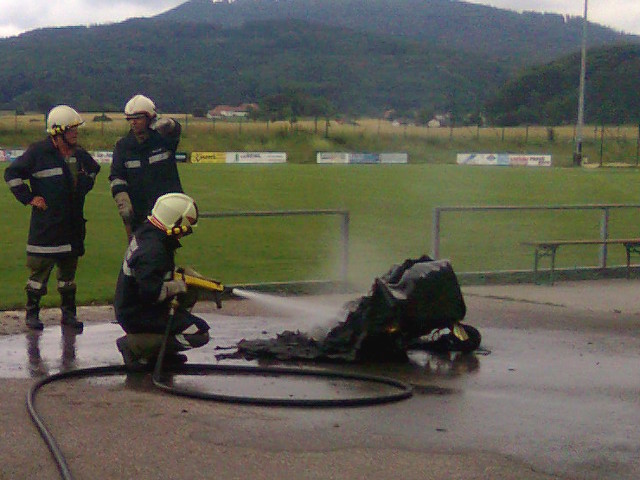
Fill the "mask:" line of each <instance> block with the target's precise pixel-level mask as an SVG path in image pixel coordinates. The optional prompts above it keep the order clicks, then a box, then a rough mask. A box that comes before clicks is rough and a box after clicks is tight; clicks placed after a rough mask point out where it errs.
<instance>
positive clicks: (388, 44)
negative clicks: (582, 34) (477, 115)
mask: <svg viewBox="0 0 640 480" xmlns="http://www.w3.org/2000/svg"><path fill="white" fill-rule="evenodd" d="M0 64H1V65H3V68H2V69H0V108H2V107H4V108H13V107H14V106H18V107H24V108H27V109H33V108H36V107H39V106H40V105H41V104H46V103H47V102H49V101H55V102H69V103H71V104H73V105H76V106H77V108H80V109H83V110H102V109H107V110H113V109H115V110H120V109H121V108H122V105H123V104H124V102H125V101H126V99H127V98H128V97H130V96H131V95H133V94H135V93H137V92H141V91H142V92H146V93H147V94H148V95H150V96H152V97H153V98H156V99H157V102H158V104H159V106H160V107H161V108H162V109H163V110H165V111H169V110H170V111H192V110H193V109H194V108H198V107H211V106H214V105H216V104H238V103H241V102H248V101H257V100H259V99H261V98H263V97H265V96H267V95H271V94H274V93H279V92H283V91H298V92H303V93H305V94H306V95H309V96H311V97H314V98H324V99H326V100H328V102H330V103H331V104H332V105H334V106H335V107H336V108H337V109H338V110H339V111H341V112H345V113H352V114H363V113H369V114H379V113H380V112H381V111H382V110H384V109H386V108H396V109H399V110H408V109H419V108H427V107H428V106H429V107H431V108H434V109H440V110H443V109H452V108H457V109H460V110H465V111H466V110H469V109H471V110H473V108H474V103H475V102H476V100H477V99H478V98H483V96H484V94H485V91H486V89H488V88H489V87H490V86H491V85H497V84H500V83H501V81H502V79H504V78H505V73H504V72H503V71H502V70H501V69H500V67H499V66H498V65H497V64H495V63H492V62H491V61H489V60H487V59H482V58H479V57H478V56H472V55H470V54H465V53H460V52H457V51H450V50H440V49H437V50H434V49H430V48H428V47H425V46H422V45H420V44H418V43H414V42H409V41H402V40H396V39H392V38H385V37H381V36H377V35H372V34H365V33H359V32H353V31H350V30H345V29H339V28H330V27H322V26H318V25H312V24H308V23H305V22H301V21H298V20H282V21H278V20H272V21H267V22H256V23H247V24H245V25H243V26H242V27H239V28H232V29H219V28H217V27H214V26H212V25H208V24H197V25H196V24H180V23H176V22H166V21H160V20H141V19H137V20H131V21H128V22H124V23H120V24H116V25H109V26H102V27H92V28H63V29H47V30H39V31H34V32H31V33H29V34H25V35H22V36H20V37H17V38H13V39H9V40H6V41H4V42H0ZM456 102H457V103H456Z"/></svg>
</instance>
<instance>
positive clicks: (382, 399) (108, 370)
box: [27, 337, 413, 480]
mask: <svg viewBox="0 0 640 480" xmlns="http://www.w3.org/2000/svg"><path fill="white" fill-rule="evenodd" d="M166 340H167V337H165V342H164V344H163V348H162V350H161V354H160V355H159V356H158V361H157V363H156V367H155V370H154V373H153V383H154V385H156V386H157V387H158V388H160V389H161V390H163V391H165V392H168V393H171V394H174V395H180V396H184V397H190V398H196V399H201V400H214V401H218V402H228V403H237V404H244V405H260V406H280V407H287V406H290V407H334V408H335V407H355V406H367V405H379V404H382V403H390V402H397V401H400V400H404V399H407V398H409V397H411V396H412V395H413V388H412V387H411V386H410V385H408V384H406V383H404V382H401V381H398V380H394V379H391V378H386V377H378V376H372V375H360V374H354V373H341V372H334V371H327V370H316V369H304V368H286V367H254V366H247V365H212V364H189V365H183V366H181V367H180V368H178V369H176V370H174V371H172V373H176V374H179V375H201V374H202V373H203V372H222V373H225V374H243V375H248V374H260V375H289V376H307V377H320V378H333V379H345V380H355V381H361V382H370V383H378V384H382V385H387V386H391V387H393V388H395V389H397V390H398V391H397V392H394V393H389V394H384V395H375V396H368V397H357V398H342V399H340V398H336V399H296V398H259V397H247V396H232V395H222V394H212V393H206V392H198V391H194V390H188V389H181V388H176V387H172V386H169V385H167V384H166V383H163V382H162V360H163V357H164V351H165V348H166ZM127 373H128V371H127V369H126V367H125V366H124V365H111V366H102V367H92V368H83V369H78V370H69V371H66V372H59V373H56V374H53V375H48V376H46V377H43V378H41V379H40V380H38V381H37V382H35V383H34V384H33V385H32V386H31V388H30V389H29V392H28V393H27V410H28V412H29V415H30V417H31V419H32V420H33V422H34V424H35V425H36V427H37V429H38V431H39V432H40V435H41V436H42V439H43V440H44V442H45V443H46V444H47V447H48V448H49V451H50V452H51V455H52V456H53V458H54V461H55V462H56V464H57V466H58V470H59V471H60V476H61V478H62V479H63V480H73V476H72V475H71V471H70V469H69V466H68V465H67V462H66V460H65V458H64V455H63V454H62V451H61V450H60V447H58V445H57V443H56V441H55V438H54V437H53V435H52V434H51V433H50V432H49V429H48V428H47V426H46V424H45V423H44V421H43V420H42V418H40V416H39V414H38V412H37V410H36V408H35V399H36V394H37V393H38V391H39V390H40V389H41V388H42V387H44V386H45V385H47V384H49V383H53V382H55V381H58V380H63V379H69V378H86V377H95V376H107V375H125V374H127Z"/></svg>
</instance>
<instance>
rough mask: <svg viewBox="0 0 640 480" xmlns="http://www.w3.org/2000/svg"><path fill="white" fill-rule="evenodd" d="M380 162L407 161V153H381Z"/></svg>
mask: <svg viewBox="0 0 640 480" xmlns="http://www.w3.org/2000/svg"><path fill="white" fill-rule="evenodd" d="M380 163H409V154H407V153H381V154H380Z"/></svg>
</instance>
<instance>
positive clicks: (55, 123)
mask: <svg viewBox="0 0 640 480" xmlns="http://www.w3.org/2000/svg"><path fill="white" fill-rule="evenodd" d="M83 123H84V120H82V117H81V116H80V114H79V113H78V112H76V111H75V110H74V109H73V108H71V107H69V106H68V105H58V106H57V107H53V108H52V109H51V111H50V112H49V115H47V133H48V134H49V135H51V136H56V135H64V133H65V132H66V131H68V130H70V129H72V128H75V127H79V126H80V125H82V124H83Z"/></svg>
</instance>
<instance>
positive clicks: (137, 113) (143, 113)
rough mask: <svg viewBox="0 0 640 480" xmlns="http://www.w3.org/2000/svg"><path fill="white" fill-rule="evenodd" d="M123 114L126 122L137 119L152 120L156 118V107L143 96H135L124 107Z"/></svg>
mask: <svg viewBox="0 0 640 480" xmlns="http://www.w3.org/2000/svg"><path fill="white" fill-rule="evenodd" d="M124 114H125V116H126V117H127V120H129V119H130V118H138V117H147V118H150V119H152V118H155V117H156V105H155V104H154V103H153V101H152V100H151V99H150V98H148V97H145V96H144V95H135V96H134V97H132V98H131V99H130V100H129V101H128V102H127V104H126V105H125V107H124Z"/></svg>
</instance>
